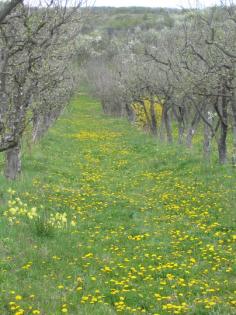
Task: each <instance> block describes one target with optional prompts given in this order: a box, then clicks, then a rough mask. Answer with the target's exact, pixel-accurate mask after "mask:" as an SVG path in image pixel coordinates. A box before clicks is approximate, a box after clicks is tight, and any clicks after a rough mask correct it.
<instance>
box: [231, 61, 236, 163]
mask: <svg viewBox="0 0 236 315" xmlns="http://www.w3.org/2000/svg"><path fill="white" fill-rule="evenodd" d="M235 67H236V65H235ZM233 86H234V90H233V95H232V100H231V108H232V114H233V123H232V124H233V154H232V164H233V166H236V69H235V71H234V80H233Z"/></svg>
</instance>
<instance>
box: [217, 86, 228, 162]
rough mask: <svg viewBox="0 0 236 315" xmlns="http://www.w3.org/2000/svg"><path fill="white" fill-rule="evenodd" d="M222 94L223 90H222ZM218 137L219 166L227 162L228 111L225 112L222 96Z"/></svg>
mask: <svg viewBox="0 0 236 315" xmlns="http://www.w3.org/2000/svg"><path fill="white" fill-rule="evenodd" d="M222 93H223V94H224V93H225V89H223V92H222ZM220 124H221V125H220V127H221V128H220V137H219V140H218V152H219V162H220V164H225V163H226V162H227V143H226V139H227V133H228V111H227V99H226V97H225V96H222V104H221V122H220Z"/></svg>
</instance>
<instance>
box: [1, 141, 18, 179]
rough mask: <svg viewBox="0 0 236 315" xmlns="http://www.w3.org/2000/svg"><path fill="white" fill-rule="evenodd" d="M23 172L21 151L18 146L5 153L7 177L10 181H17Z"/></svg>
mask: <svg viewBox="0 0 236 315" xmlns="http://www.w3.org/2000/svg"><path fill="white" fill-rule="evenodd" d="M20 172H21V150H20V145H19V144H18V145H17V146H15V147H14V148H12V149H9V150H7V151H6V153H5V172H4V173H5V177H6V178H7V179H8V180H15V179H16V178H17V177H18V176H19V174H20Z"/></svg>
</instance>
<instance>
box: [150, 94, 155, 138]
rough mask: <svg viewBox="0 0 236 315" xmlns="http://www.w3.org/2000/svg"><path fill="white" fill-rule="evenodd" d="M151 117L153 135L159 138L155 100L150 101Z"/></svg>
mask: <svg viewBox="0 0 236 315" xmlns="http://www.w3.org/2000/svg"><path fill="white" fill-rule="evenodd" d="M150 115H151V133H152V135H153V136H157V120H156V113H155V108H154V100H150Z"/></svg>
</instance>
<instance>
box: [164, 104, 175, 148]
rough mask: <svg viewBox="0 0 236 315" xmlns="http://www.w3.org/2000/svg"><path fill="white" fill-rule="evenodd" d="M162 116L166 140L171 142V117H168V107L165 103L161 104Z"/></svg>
mask: <svg viewBox="0 0 236 315" xmlns="http://www.w3.org/2000/svg"><path fill="white" fill-rule="evenodd" d="M163 117H164V123H165V128H166V135H167V142H168V143H172V142H173V135H172V126H171V118H170V113H169V108H168V107H167V106H165V105H164V106H163Z"/></svg>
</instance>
